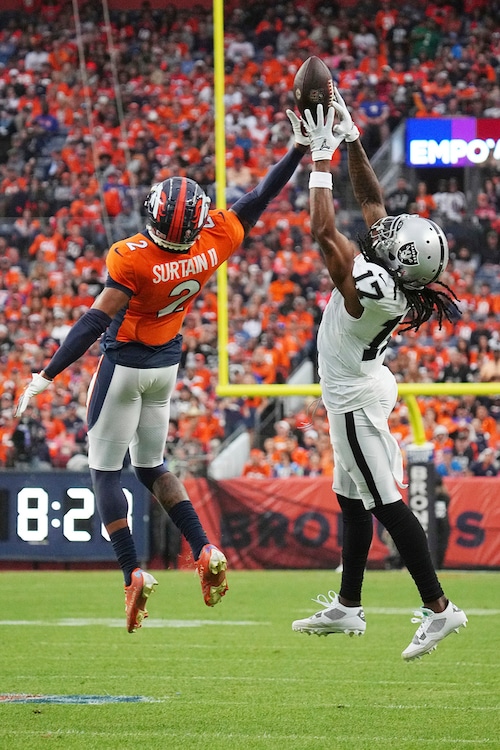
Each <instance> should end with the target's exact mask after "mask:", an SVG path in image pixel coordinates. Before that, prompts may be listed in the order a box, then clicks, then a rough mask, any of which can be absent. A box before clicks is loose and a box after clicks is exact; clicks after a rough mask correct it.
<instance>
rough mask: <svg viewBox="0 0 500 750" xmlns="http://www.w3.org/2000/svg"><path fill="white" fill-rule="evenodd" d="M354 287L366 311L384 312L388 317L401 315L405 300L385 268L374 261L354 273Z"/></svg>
mask: <svg viewBox="0 0 500 750" xmlns="http://www.w3.org/2000/svg"><path fill="white" fill-rule="evenodd" d="M355 280H356V289H357V290H358V296H359V299H360V302H361V304H362V305H363V307H364V308H365V310H367V311H377V313H378V314H380V312H384V313H386V314H387V315H388V317H391V318H392V317H395V316H400V315H403V313H404V312H405V311H406V309H407V302H406V299H405V297H404V295H403V294H402V292H400V291H399V290H397V289H396V288H395V285H394V281H393V279H392V278H391V276H390V275H389V274H388V273H387V271H386V270H385V269H383V268H382V267H381V266H378V265H377V264H376V263H367V264H366V265H365V267H364V268H363V269H360V271H359V272H357V273H356V275H355Z"/></svg>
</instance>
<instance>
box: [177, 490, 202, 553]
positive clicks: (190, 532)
mask: <svg viewBox="0 0 500 750" xmlns="http://www.w3.org/2000/svg"><path fill="white" fill-rule="evenodd" d="M168 515H169V516H170V518H171V519H172V521H173V522H174V523H175V525H176V526H177V528H178V529H179V531H180V532H181V534H182V535H183V536H184V538H185V539H186V541H187V543H188V544H189V546H190V547H191V551H192V553H193V557H194V559H195V560H197V559H198V558H199V556H200V552H201V550H202V547H204V546H205V544H208V537H207V535H206V533H205V531H204V529H203V526H202V525H201V522H200V519H199V518H198V514H197V512H196V511H195V509H194V508H193V506H192V505H191V500H182V501H181V502H180V503H176V505H174V507H173V508H172V509H171V510H169V512H168Z"/></svg>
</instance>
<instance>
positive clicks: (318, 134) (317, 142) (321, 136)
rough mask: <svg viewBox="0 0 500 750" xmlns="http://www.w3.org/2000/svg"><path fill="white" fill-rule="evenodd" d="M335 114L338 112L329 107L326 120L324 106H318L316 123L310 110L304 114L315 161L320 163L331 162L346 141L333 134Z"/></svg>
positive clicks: (342, 137) (340, 136)
mask: <svg viewBox="0 0 500 750" xmlns="http://www.w3.org/2000/svg"><path fill="white" fill-rule="evenodd" d="M335 112H336V110H335V109H334V108H333V107H328V113H327V115H326V120H325V118H324V114H323V105H322V104H318V107H317V109H316V122H314V118H313V116H312V114H311V110H310V109H306V110H305V112H304V127H305V129H306V130H307V132H308V134H309V139H310V142H311V156H312V160H313V161H320V160H322V159H326V160H330V159H331V158H332V156H333V154H334V153H335V151H336V150H337V149H338V147H339V146H340V144H341V143H342V141H343V140H344V136H343V135H339V134H336V133H334V132H333V119H334V117H335Z"/></svg>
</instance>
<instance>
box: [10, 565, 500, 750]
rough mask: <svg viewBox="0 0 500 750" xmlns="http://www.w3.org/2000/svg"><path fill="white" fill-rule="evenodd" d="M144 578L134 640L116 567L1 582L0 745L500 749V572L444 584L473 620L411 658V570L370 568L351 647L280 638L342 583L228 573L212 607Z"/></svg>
mask: <svg viewBox="0 0 500 750" xmlns="http://www.w3.org/2000/svg"><path fill="white" fill-rule="evenodd" d="M155 575H156V576H157V578H158V580H159V583H160V585H159V586H158V589H157V591H156V592H155V593H154V595H153V596H152V598H151V599H150V606H149V608H150V611H151V616H150V618H149V620H148V621H147V622H146V623H145V625H144V627H143V628H142V630H141V631H139V632H138V633H136V634H133V635H129V634H128V633H127V632H126V630H125V626H124V624H125V621H124V616H123V594H122V586H121V577H120V573H119V572H118V571H117V572H110V571H105V572H102V573H100V572H97V571H96V572H73V571H68V572H59V571H57V572H56V571H44V572H6V571H4V572H2V573H0V581H1V591H2V611H1V613H0V639H1V640H0V653H1V657H0V694H2V699H3V701H5V702H3V703H1V702H0V748H1V750H4V749H6V748H11V747H12V748H16V750H33V749H35V748H36V749H37V750H38V748H50V747H59V748H64V750H73V749H78V750H93V749H94V748H96V749H99V750H125V749H126V748H138V747H139V748H143V749H144V750H157V749H158V750H160V749H161V750H169V749H170V748H171V749H172V750H173V749H175V750H198V749H199V750H201V749H202V748H203V750H207V748H209V749H210V750H261V749H262V750H264V749H265V750H283V749H284V748H286V749H287V750H308V749H309V748H314V750H318V749H323V748H325V749H326V748H328V750H330V749H332V750H343V749H344V748H345V749H346V750H355V749H356V750H363V749H365V748H366V749H369V750H378V749H380V750H382V748H383V749H384V750H388V749H390V750H392V749H394V750H415V749H416V748H427V747H428V748H437V749H438V750H456V749H457V748H489V749H490V748H500V721H499V708H500V641H499V638H498V630H499V625H500V574H499V573H486V572H485V573H460V572H447V573H442V574H441V576H440V577H441V580H442V582H443V585H444V587H445V590H446V592H447V594H448V595H449V597H450V598H451V599H452V600H453V601H455V602H456V603H457V604H459V605H460V606H462V607H463V608H464V609H465V610H466V611H467V614H468V616H469V625H468V627H467V628H466V629H462V630H461V631H460V635H458V636H457V635H455V634H454V633H453V634H452V635H450V636H449V637H448V638H447V639H446V640H445V641H443V642H442V643H441V644H440V645H439V647H438V649H437V651H435V652H434V653H432V654H431V655H429V656H426V657H424V658H423V659H422V660H420V661H416V662H412V663H409V664H407V663H405V662H403V660H402V659H401V651H402V650H403V648H405V647H406V646H407V645H408V643H409V641H410V640H411V637H412V636H413V633H414V630H415V628H416V625H413V624H412V623H411V622H410V618H411V615H412V610H413V609H414V608H416V607H417V606H418V605H419V601H418V596H417V595H416V589H415V588H414V586H413V583H412V581H411V579H410V577H409V575H408V573H407V572H406V571H394V572H383V571H377V572H375V571H368V572H367V574H366V581H365V591H364V607H365V612H366V618H367V625H368V627H367V632H366V635H365V636H364V637H362V638H348V637H346V636H344V635H331V636H328V637H326V638H324V637H323V638H318V637H316V636H307V635H304V634H302V633H294V632H292V630H291V621H292V620H293V619H296V618H298V617H302V616H304V615H307V614H310V613H312V612H313V611H315V610H316V609H318V607H317V605H315V604H314V603H313V602H311V601H310V599H311V597H313V596H316V595H317V594H318V593H326V591H327V590H328V589H330V588H333V589H335V588H336V587H337V588H338V584H339V578H340V576H339V575H338V574H337V573H329V572H327V571H307V572H305V571H262V572H261V571H259V572H233V573H231V575H230V578H229V579H228V580H229V585H230V591H229V592H228V595H227V596H226V597H225V599H224V600H223V601H222V602H221V604H219V605H218V606H217V607H215V608H214V609H209V608H207V607H205V605H204V604H203V601H202V598H201V592H200V590H199V583H198V581H197V579H196V578H195V576H194V574H191V573H189V572H177V571H156V572H155ZM19 694H20V695H37V696H38V695H43V696H53V698H52V701H54V700H56V699H55V698H54V696H56V697H57V699H58V700H62V696H79V698H67V699H66V700H75V701H76V700H78V701H82V700H83V697H84V696H98V697H99V698H100V699H102V700H103V699H105V698H106V699H107V700H109V701H111V700H112V698H116V697H119V696H129V697H133V696H141V697H143V698H145V699H147V701H143V702H135V703H133V702H121V703H116V702H115V703H113V702H107V703H102V704H99V703H97V704H96V703H94V704H88V703H87V704H85V703H81V702H77V703H63V704H61V703H55V702H37V703H30V702H24V703H19V702H13V701H12V697H11V696H13V695H19ZM6 696H10V698H9V699H8V700H7V698H6ZM96 701H97V698H96Z"/></svg>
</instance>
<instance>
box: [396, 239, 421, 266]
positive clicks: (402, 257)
mask: <svg viewBox="0 0 500 750" xmlns="http://www.w3.org/2000/svg"><path fill="white" fill-rule="evenodd" d="M398 261H399V262H400V263H401V265H402V266H417V265H418V252H417V248H416V246H415V243H414V242H407V243H406V244H405V245H401V247H400V248H399V249H398Z"/></svg>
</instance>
